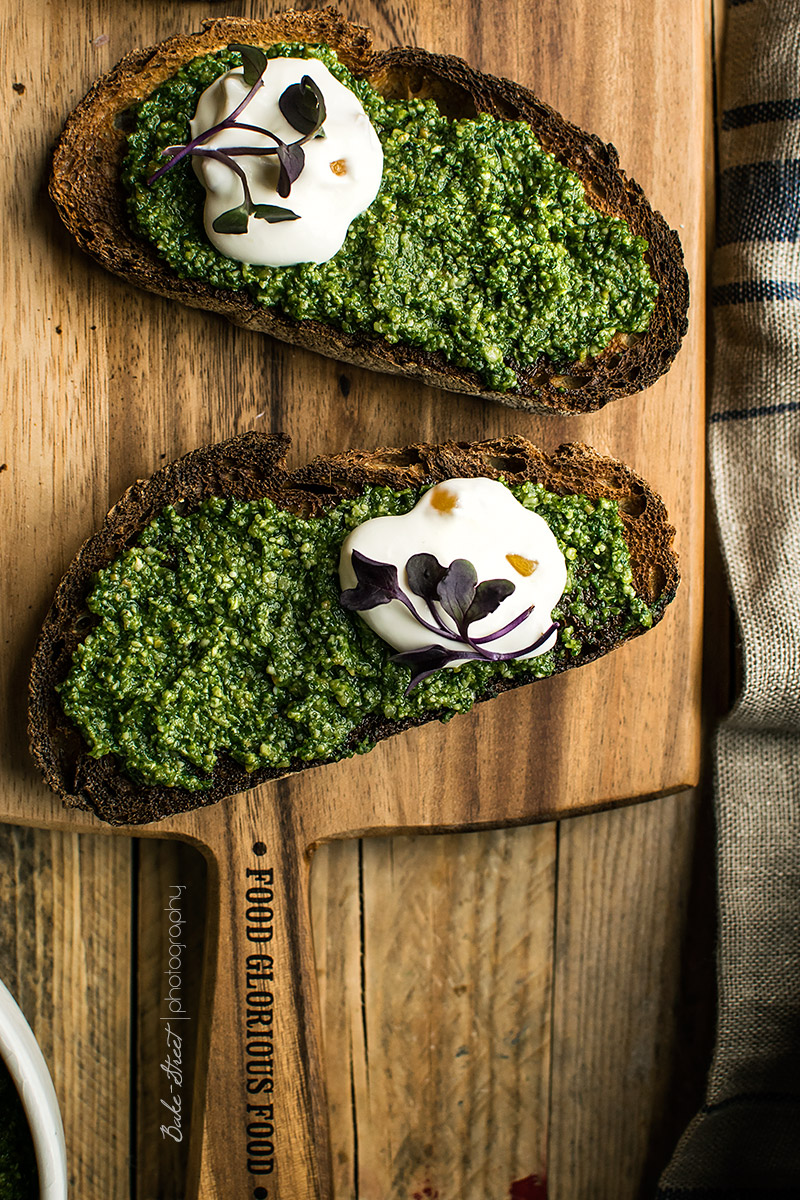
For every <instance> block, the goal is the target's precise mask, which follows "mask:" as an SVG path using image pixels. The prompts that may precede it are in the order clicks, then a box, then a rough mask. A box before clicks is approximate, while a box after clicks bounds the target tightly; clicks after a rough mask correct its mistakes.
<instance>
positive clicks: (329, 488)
mask: <svg viewBox="0 0 800 1200" xmlns="http://www.w3.org/2000/svg"><path fill="white" fill-rule="evenodd" d="M303 491H304V492H310V493H311V494H312V496H338V495H339V493H340V492H341V488H339V487H334V486H333V485H332V484H330V485H329V484H327V483H304V484H303Z"/></svg>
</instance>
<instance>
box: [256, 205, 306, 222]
mask: <svg viewBox="0 0 800 1200" xmlns="http://www.w3.org/2000/svg"><path fill="white" fill-rule="evenodd" d="M253 216H254V217H258V219H259V221H267V222H268V223H269V224H270V225H277V224H278V223H279V222H280V221H299V220H300V216H299V213H296V212H292V210H291V209H290V208H281V207H280V206H279V205H277V204H256V205H255V206H254V208H253Z"/></svg>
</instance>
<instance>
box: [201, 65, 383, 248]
mask: <svg viewBox="0 0 800 1200" xmlns="http://www.w3.org/2000/svg"><path fill="white" fill-rule="evenodd" d="M304 75H310V76H311V78H312V79H313V80H314V82H315V83H316V84H317V85H318V87H319V89H320V91H321V92H322V96H323V99H324V101H325V109H326V117H325V123H324V125H323V129H324V131H325V137H314V138H311V139H310V141H307V142H305V143H304V144H303V152H304V154H305V166H304V167H303V170H302V172H301V174H300V176H299V178H298V179H296V180H295V182H294V183H293V184H292V188H291V192H290V194H289V196H288V197H287V198H286V199H283V198H282V197H280V196H279V195H278V192H277V183H278V172H279V165H278V160H277V157H276V156H275V155H269V156H265V157H261V156H260V155H258V156H253V155H242V156H240V157H238V158H236V162H237V163H238V165H239V166H240V167H241V168H242V170H243V171H244V173H245V175H246V176H247V180H248V185H249V187H250V192H251V195H252V198H253V202H254V203H255V204H276V205H278V206H280V207H281V208H288V209H291V211H292V212H295V213H297V214H298V216H299V220H297V221H281V222H279V223H277V224H274V225H270V224H269V223H268V222H267V221H264V220H260V219H257V218H255V217H252V216H251V217H250V222H249V226H248V229H247V232H246V233H216V232H215V231H214V229H213V223H214V221H215V220H216V219H217V217H219V216H221V215H222V213H224V212H227V211H228V210H229V209H231V208H236V207H237V206H238V205H240V204H241V203H242V184H241V180H240V179H239V178H238V176H237V175H236V174H235V172H234V171H232V170H231V169H230V168H229V167H227V166H225V164H224V163H221V162H217V161H215V160H214V159H208V158H200V157H194V158H193V159H192V162H193V165H194V169H195V172H196V173H197V176H198V178H199V179H200V181H201V183H202V184H203V186H204V187H205V189H206V202H205V209H204V214H203V215H204V222H205V228H206V234H207V235H208V238H209V241H210V242H211V243H212V244H213V245H214V246H215V247H216V248H217V250H219V251H220V253H221V254H224V255H226V257H227V258H233V259H235V260H236V261H237V262H245V263H253V264H259V265H261V266H272V267H285V266H291V265H293V264H294V263H303V262H313V263H322V262H327V260H328V259H329V258H333V256H334V254H336V252H337V251H338V250H340V249H341V248H342V244H343V242H344V239H345V237H346V235H347V230H348V229H349V228H350V225H351V224H352V222H353V221H354V220H355V218H356V217H357V216H358V215H359V214H360V213H362V212H364V211H365V210H366V209H368V208H369V206H370V204H371V203H372V201H373V200H374V199H375V197H376V196H377V194H378V189H379V188H380V185H381V177H382V175H383V149H382V147H381V143H380V141H379V139H378V135H377V133H376V132H375V130H374V129H373V127H372V125H371V124H370V121H369V118H368V117H367V114H366V113H365V112H364V109H363V108H362V107H361V104H360V102H359V100H358V98H357V97H356V96H355V95H354V94H353V93H352V92H351V91H350V90H349V88H346V87H345V86H344V84H342V83H340V82H339V80H338V79H336V78H335V77H334V76H333V75H332V74H331V73H330V71H329V70H328V68H327V67H326V66H325V65H324V63H321V62H320V61H319V60H318V59H315V58H271V59H270V60H269V63H268V65H267V69H266V71H265V72H264V76H263V79H264V86H263V87H261V88H259V89H258V91H257V92H256V94H255V96H254V97H253V99H252V100H251V101H250V103H249V104H248V105H247V107H246V108H245V109H244V111H243V112H242V114H241V116H240V117H239V118H238V120H240V121H242V122H245V123H246V124H248V125H257V126H259V127H260V128H264V129H269V130H271V131H272V132H273V133H274V134H276V135H277V136H278V137H279V138H281V139H282V140H283V141H284V142H287V143H289V142H296V141H297V140H298V138H300V137H301V136H302V135H301V134H300V133H298V131H297V130H296V129H293V128H292V126H291V125H290V124H289V122H288V121H287V120H286V118H285V117H284V116H283V113H282V112H281V110H280V108H279V107H278V101H279V100H280V97H281V95H282V94H283V92H284V91H285V90H286V88H288V87H290V86H291V85H292V84H295V83H299V82H300V80H301V79H302V77H303V76H304ZM249 90H250V88H249V86H248V84H247V83H245V80H244V75H243V73H242V71H241V70H238V71H228V72H227V74H225V75H221V76H220V77H219V79H216V80H215V81H214V82H213V83H212V84H211V86H210V87H208V88H206V90H205V91H204V92H203V94H202V96H201V97H200V99H199V101H198V103H197V111H196V113H195V116H194V119H193V120H192V122H191V130H192V137H193V138H195V137H198V136H199V135H200V134H201V133H203V132H204V130H206V129H211V128H212V127H213V126H214V125H217V124H219V122H220V121H223V120H224V119H225V118H226V117H228V116H230V114H231V113H232V112H233V111H234V109H235V108H236V107H237V106H238V105H239V104H241V102H242V100H243V99H244V98H245V96H246V95H247V93H248V92H249ZM203 145H204V146H207V147H209V148H210V149H212V150H213V149H222V148H224V147H225V146H262V145H263V146H264V147H270V146H274V145H275V142H274V141H273V140H272V138H269V137H266V136H265V135H264V134H259V133H254V132H253V131H252V130H244V129H238V130H237V129H223V130H221V131H220V132H219V133H216V134H214V136H213V137H211V138H209V140H208V141H207V142H204V143H203Z"/></svg>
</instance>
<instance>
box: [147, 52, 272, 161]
mask: <svg viewBox="0 0 800 1200" xmlns="http://www.w3.org/2000/svg"><path fill="white" fill-rule="evenodd" d="M263 86H264V77H263V75H259V77H258V79H257V80H256V81H255V83H254V84H253V86H252V87H251V88H250V91H249V92H248V93H247V95H246V96H245V98H244V99H243V100H242V102H241V104H239V105H237V107H236V108H235V109H234V110H233V112H232V113H229V115H228V116H227V117H226V118H225V119H224V121H220V122H219V123H218V124H217V125H212V126H211V128H210V129H206V130H204V132H203V133H199V134H198V135H197V137H196V138H192V140H191V141H190V142H187V143H186V145H185V146H181V147H180V149H179V150H178V151H177V153H176V154H173V156H172V157H171V158H170V160H169V162H168V163H165V164H164V166H163V167H159V169H158V170H157V171H156V172H155V173H154V174H153V175H151V176H150V178H149V179H148V181H147V182H148V184H150V183H155V181H156V180H157V179H160V178H161V176H162V175H166V173H167V171H169V170H170V168H172V167H174V166H175V164H176V163H177V162H180V160H181V159H182V158H185V157H186V155H187V154H194V153H196V151H197V149H198V147H200V146H202V144H203V142H207V141H208V139H209V138H211V137H213V136H214V134H215V133H220V132H221V130H223V129H230V128H231V126H232V125H235V123H236V118H237V117H238V115H239V113H240V112H242V110H243V109H245V108H246V107H247V105H248V104H249V103H250V101H251V100H252V99H253V96H255V94H256V92H257V91H258V89H259V88H262V87H263ZM244 128H249V129H257V126H255V125H250V126H244ZM259 132H260V133H266V132H268V131H267V130H264V129H261V130H259ZM168 149H172V147H169V148H168ZM162 153H167V151H163V152H162Z"/></svg>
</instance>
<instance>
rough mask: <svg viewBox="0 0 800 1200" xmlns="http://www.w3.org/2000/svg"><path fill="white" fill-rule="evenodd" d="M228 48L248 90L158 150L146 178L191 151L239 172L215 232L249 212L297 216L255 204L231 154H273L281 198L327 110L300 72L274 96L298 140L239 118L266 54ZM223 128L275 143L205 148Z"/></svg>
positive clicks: (234, 227)
mask: <svg viewBox="0 0 800 1200" xmlns="http://www.w3.org/2000/svg"><path fill="white" fill-rule="evenodd" d="M228 49H229V50H235V51H238V52H239V54H241V57H242V68H243V75H244V81H245V83H246V84H248V86H249V88H250V90H249V91H248V93H247V95H246V96H245V97H244V99H243V100H242V101H241V103H240V104H238V105H237V106H236V108H235V109H234V110H233V112H232V113H230V115H229V116H227V117H225V119H224V120H223V121H220V122H219V123H218V124H216V125H213V126H212V127H211V128H210V129H206V130H204V131H203V132H202V133H199V134H198V135H197V137H194V138H192V139H191V141H189V142H187V143H186V144H185V145H184V146H167V147H166V148H165V149H164V150H162V151H161V157H162V158H166V159H167V162H166V163H164V165H163V166H161V167H159V168H158V170H157V171H155V172H154V173H153V174H152V175H151V176H150V178H149V179H148V181H147V182H148V184H153V183H155V182H156V180H158V179H160V178H161V177H162V175H166V173H167V171H170V170H171V169H172V168H173V167H174V166H176V164H177V163H179V162H181V161H182V159H184V158H187V157H189V156H190V155H192V156H194V157H196V158H213V159H216V161H217V162H221V163H224V164H225V166H226V167H229V168H230V170H232V171H233V172H234V174H236V175H238V177H239V180H240V182H241V184H242V203H241V204H238V205H236V206H235V207H234V208H231V209H228V211H227V212H224V213H220V215H219V216H218V217H217V218H216V220H215V221H214V223H213V225H212V228H213V229H214V231H215V232H216V233H247V229H248V226H249V223H250V217H256V218H257V219H258V220H262V221H267V222H268V223H269V224H276V223H277V222H279V221H297V220H299V214H298V213H295V212H292V210H291V209H289V208H281V207H280V205H276V204H254V203H253V199H252V197H251V195H250V188H249V186H248V183H247V177H246V175H245V173H244V171H243V170H242V169H241V167H239V165H238V164H237V163H236V162H235V161H234V159H235V158H237V157H243V156H248V155H250V156H253V155H257V156H259V157H267V156H271V155H275V156H276V157H277V159H278V164H279V171H278V183H277V188H276V190H277V192H278V195H279V196H280V197H281V199H282V200H285V199H286V198H287V197H288V196H289V194H290V193H291V190H292V184H293V183H295V182H296V181H297V179H299V177H300V174H301V172H302V170H303V167H304V166H305V161H306V156H305V153H304V151H303V149H302V147H303V145H304V144H305V143H306V142H308V141H310V139H311V138H312V137H318V136H324V130H323V129H322V124H323V122H324V120H325V117H326V115H327V112H326V108H325V100H324V98H323V95H322V92H321V91H320V89H319V87H318V86H317V84H316V83H315V82H314V80H313V79H312V78H311V76H310V75H304V76H303V78H302V79H301V81H300V83H293V84H290V86H289V87H288V88H286V89H285V91H284V92H283V93H282V95H281V97H280V99H279V101H278V107H279V108H280V110H281V112H282V113H283V115H284V117H285V118H286V120H287V121H288V122H289V124H290V125H291V126H292V128H294V129H296V130H297V131H298V133H300V134H301V135H302V136H301V137H299V138H298V139H297V141H294V142H284V141H283V139H282V138H279V137H278V135H277V134H275V133H273V132H272V131H271V130H269V129H264V128H262V127H261V126H260V125H250V124H248V123H247V122H245V121H239V120H238V117H239V115H240V114H241V113H242V112H243V111H244V110H245V108H246V107H247V105H248V104H249V103H250V101H251V100H252V99H253V97H254V96H255V94H256V92H258V90H259V89H260V88H262V87H263V86H264V73H265V72H266V70H267V67H268V66H269V60H268V59H267V56H266V55H265V54H264V52H263V50H260V49H259V48H258V46H240V45H238V44H236V43H232V44H231V45H229V46H228ZM224 129H236V130H244V131H249V132H250V133H258V134H261V135H262V136H263V137H268V138H271V139H272V141H273V142H274V143H275V145H274V146H225V147H224V148H220V149H210V148H209V147H207V146H206V145H205V143H206V142H208V141H209V139H210V138H212V137H214V136H215V134H217V133H220V132H222V130H224Z"/></svg>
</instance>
